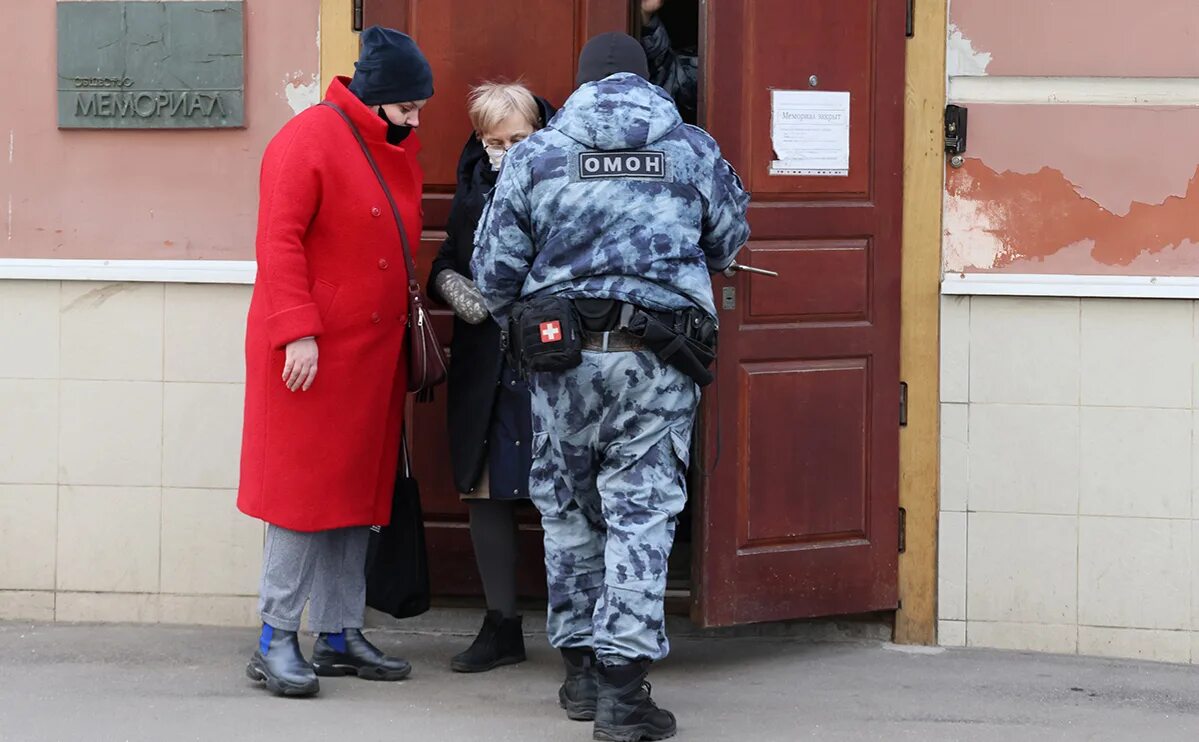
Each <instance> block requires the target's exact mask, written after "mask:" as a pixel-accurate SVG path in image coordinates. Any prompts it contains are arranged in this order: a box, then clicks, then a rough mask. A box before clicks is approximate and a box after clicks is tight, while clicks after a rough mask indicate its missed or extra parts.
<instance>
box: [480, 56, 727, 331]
mask: <svg viewBox="0 0 1199 742" xmlns="http://www.w3.org/2000/svg"><path fill="white" fill-rule="evenodd" d="M748 203H749V196H748V195H747V194H746V192H745V190H744V189H743V188H742V186H741V181H740V179H739V178H738V177H737V174H736V173H735V172H734V171H733V169H732V168H731V167H730V166H729V164H728V163H727V162H725V161H724V160H723V159H721V157H720V149H719V148H718V147H717V146H716V142H715V141H714V140H713V139H712V137H711V136H709V135H708V134H707V133H706V132H705V131H703V130H702V129H698V128H696V127H694V126H689V125H686V124H683V123H682V120H681V119H680V117H679V113H678V110H677V109H676V108H675V105H674V103H673V102H672V101H671V99H670V97H669V96H668V95H667V94H666V93H665V92H664V91H663V90H662V89H661V88H658V87H657V86H655V85H653V84H651V83H649V82H648V81H646V80H644V79H642V78H640V77H638V76H636V75H632V74H627V73H621V74H616V75H612V76H611V77H608V78H606V79H604V80H600V81H598V82H593V83H588V84H586V85H583V86H582V87H580V88H579V89H578V90H577V91H576V92H575V93H574V95H572V96H571V97H570V99H569V100H567V101H566V104H565V106H563V108H562V110H561V111H559V113H558V115H557V116H555V117H554V119H553V120H552V121H551V122H550V124H549V126H547V127H546V128H544V129H541V130H540V131H538V132H536V133H534V134H533V135H532V136H531V137H529V138H528V139H526V140H525V141H524V142H521V143H520V144H518V145H517V146H515V147H513V148H512V150H511V151H510V152H509V153H508V156H507V157H506V158H505V159H504V164H503V166H502V168H501V170H500V174H499V179H498V181H497V183H496V187H495V190H494V191H493V192H492V194H491V199H490V202H489V204H488V206H487V207H486V210H485V211H484V213H483V216H482V218H481V219H480V222H479V227H478V231H477V232H476V233H475V254H474V259H473V261H472V263H471V268H472V271H473V273H474V276H475V281H476V283H477V285H478V287H479V290H480V291H481V292H482V294H483V296H484V299H485V300H486V301H487V304H488V308H489V309H490V310H491V313H492V314H493V315H494V316H495V317H496V318H497V319H498V320H499V321H500V322H501V324H502V323H503V322H504V321H505V320H506V317H507V314H508V312H509V310H510V309H511V307H512V304H513V303H514V302H515V301H517V300H518V299H520V298H521V297H524V296H529V295H530V294H534V293H537V292H541V291H543V290H544V291H546V292H547V293H564V294H565V295H567V296H573V297H584V298H611V299H618V300H621V301H626V302H629V303H631V304H637V305H639V306H642V307H645V308H648V309H658V310H670V309H682V308H685V307H688V306H691V305H699V306H700V307H702V308H704V309H705V310H706V311H707V312H709V313H710V314H712V315H713V316H715V314H716V308H715V305H714V303H713V301H712V281H711V277H710V276H709V271H720V270H723V269H725V268H726V267H728V265H729V263H731V262H732V260H733V258H734V256H735V255H736V254H737V251H738V250H739V249H740V248H741V246H742V245H744V244H745V241H746V240H747V239H748V237H749V225H748V223H747V222H746V207H747V206H748Z"/></svg>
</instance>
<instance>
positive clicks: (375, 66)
mask: <svg viewBox="0 0 1199 742" xmlns="http://www.w3.org/2000/svg"><path fill="white" fill-rule="evenodd" d="M432 95H433V75H432V70H431V69H430V67H429V63H428V62H427V61H426V60H425V57H424V55H423V54H422V53H421V50H420V49H419V48H418V47H417V45H416V42H414V41H413V40H412V39H411V38H410V37H408V36H406V35H405V34H402V33H399V32H398V31H392V30H390V29H384V28H378V27H371V28H368V29H367V30H366V31H364V32H363V33H362V51H361V56H360V58H359V60H358V63H357V65H356V71H355V73H354V77H353V79H349V78H344V77H342V78H337V79H335V80H334V81H333V82H332V83H331V84H330V85H329V90H328V93H327V97H326V100H325V104H324V105H319V106H313V107H312V108H309V109H308V110H306V111H304V112H303V113H300V114H299V115H298V116H296V117H295V118H293V119H292V120H291V121H290V122H288V123H287V125H285V126H284V127H283V129H282V130H280V132H279V133H278V134H277V135H275V138H274V139H272V140H271V143H270V144H269V145H268V146H267V149H266V153H265V154H264V156H263V160H262V174H261V190H260V203H259V214H258V237H257V242H256V252H257V259H258V276H257V278H256V280H255V283H254V294H253V298H252V300H251V302H250V312H249V318H248V320H247V327H246V406H245V425H244V434H243V441H242V455H241V484H240V490H239V492H238V501H237V504H238V508H239V509H240V510H241V511H242V512H244V513H246V514H247V515H251V516H253V517H255V518H260V519H262V520H264V521H266V523H267V532H266V546H265V551H264V555H263V564H262V582H261V585H260V592H259V610H260V613H261V614H262V633H261V635H260V638H259V643H258V649H257V650H256V651H255V652H254V655H253V657H252V658H251V660H250V663H249V665H248V666H247V668H246V673H247V675H248V676H249V677H250V678H251V679H253V680H255V681H258V682H261V683H264V684H265V685H266V687H267V688H268V689H269V690H271V691H272V692H274V693H276V694H279V695H285V696H310V695H314V694H316V693H317V692H318V691H319V690H320V685H319V682H318V680H317V675H321V676H336V675H357V676H359V677H362V678H367V679H371V680H400V679H402V678H404V677H407V675H408V674H409V673H410V672H411V666H410V665H409V664H408V663H407V662H406V661H404V660H402V659H398V658H394V657H388V656H386V655H385V654H384V653H383V652H381V651H380V650H379V649H377V648H376V647H375V646H373V645H372V644H371V643H370V642H369V641H367V640H366V638H365V637H364V636H363V634H362V626H363V623H364V617H365V616H364V614H365V610H366V608H365V606H366V580H365V561H366V549H367V543H368V538H369V533H370V526H372V525H375V524H383V523H387V522H388V521H389V517H390V510H391V499H392V489H393V487H394V483H395V477H396V468H397V464H398V458H399V450H400V429H401V424H402V421H403V411H404V403H405V400H406V395H407V379H406V373H407V362H406V359H405V358H404V357H403V356H404V334H405V325H406V321H407V297H408V290H407V286H408V277H407V275H406V273H407V271H406V270H405V260H404V252H403V248H402V244H401V240H400V239H399V232H398V231H397V227H396V224H395V220H394V218H393V216H392V211H391V208H390V206H389V204H388V200H387V196H386V195H385V194H384V192H383V190H382V188H381V187H380V184H379V180H378V179H377V178H376V176H375V174H374V172H373V170H372V168H371V166H370V164H369V163H368V161H367V159H366V157H365V156H364V154H363V151H362V148H361V146H360V145H359V142H358V140H357V138H356V137H355V134H354V131H353V129H355V128H356V129H357V131H358V132H359V133H360V135H361V137H362V138H363V140H364V141H365V144H366V146H367V147H368V148H369V150H370V152H371V153H372V154H373V156H374V159H375V160H376V162H377V163H378V167H379V169H380V171H381V172H382V176H383V177H384V178H385V180H386V182H387V183H388V186H389V188H390V190H391V193H392V194H393V197H394V200H395V202H396V205H397V206H398V209H399V213H400V214H401V221H402V222H403V228H404V229H405V230H406V233H407V236H408V240H409V243H410V244H413V245H416V244H420V234H421V208H420V199H421V189H422V185H423V175H422V172H421V169H420V166H419V165H418V164H417V159H416V156H417V152H418V151H419V149H420V144H419V141H418V139H417V137H416V133H415V129H416V128H417V126H419V124H420V113H421V109H422V108H423V107H424V105H425V103H426V102H427V101H428V99H429V98H430V97H431V96H432ZM342 114H344V115H345V117H346V118H348V120H349V122H352V123H351V124H347V121H346V120H345V119H343V118H342ZM318 358H319V362H320V363H319V370H318V363H317V362H318ZM305 604H307V605H308V608H309V614H308V623H309V627H310V628H311V630H312V631H313V632H314V633H317V634H319V638H318V639H317V642H316V646H315V648H314V650H313V656H312V663H311V664H309V663H308V661H306V660H305V658H304V656H303V654H302V653H301V651H300V646H299V641H298V636H297V633H298V631H299V629H300V616H301V612H302V611H303V610H304V606H305Z"/></svg>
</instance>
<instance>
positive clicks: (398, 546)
mask: <svg viewBox="0 0 1199 742" xmlns="http://www.w3.org/2000/svg"><path fill="white" fill-rule="evenodd" d="M400 455H401V456H402V457H403V462H402V463H403V468H402V469H401V470H400V473H399V474H398V475H397V476H396V484H395V490H394V492H393V494H392V498H391V523H390V525H386V526H382V527H380V526H375V527H373V528H371V535H370V545H369V546H368V547H367V551H366V604H367V605H368V606H370V607H371V608H374V609H375V610H378V611H383V612H384V613H387V614H389V615H391V616H394V617H395V618H411V617H412V616H419V615H420V614H422V613H424V612H425V611H427V610H429V593H430V590H429V555H428V552H427V551H426V550H425V516H424V513H423V512H422V511H421V506H420V490H419V489H418V488H417V486H416V480H415V479H413V478H412V460H411V458H410V457H409V456H408V439H407V437H405V438H404V439H403V442H402V444H401V449H400Z"/></svg>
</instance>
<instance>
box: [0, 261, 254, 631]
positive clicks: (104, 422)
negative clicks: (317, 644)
mask: <svg viewBox="0 0 1199 742" xmlns="http://www.w3.org/2000/svg"><path fill="white" fill-rule="evenodd" d="M249 298H250V288H249V287H248V286H203V285H185V284H167V285H163V284H153V283H121V284H101V283H89V282H73V281H72V282H61V283H60V282H31V281H0V619H30V620H39V621H49V620H59V621H149V622H154V621H162V622H178V623H210V624H229V625H242V624H247V625H248V624H252V623H254V621H255V620H256V618H255V598H254V597H253V596H254V595H255V594H256V592H257V576H258V567H259V564H260V559H261V550H262V539H263V528H262V525H261V523H259V522H258V521H255V520H252V519H250V518H247V517H245V516H243V515H241V514H240V513H238V512H237V509H236V507H235V504H234V503H235V498H236V487H237V477H238V472H237V464H238V450H239V447H240V444H241V410H242V393H243V391H242V389H243V384H242V382H243V378H244V374H245V370H244V366H243V348H242V343H243V337H244V327H245V314H246V309H247V307H248V305H249Z"/></svg>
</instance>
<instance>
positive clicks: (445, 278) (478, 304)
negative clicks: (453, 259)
mask: <svg viewBox="0 0 1199 742" xmlns="http://www.w3.org/2000/svg"><path fill="white" fill-rule="evenodd" d="M436 284H437V290H438V291H439V292H440V293H441V295H442V297H444V298H445V300H446V303H447V304H449V305H450V307H452V308H453V310H454V314H456V315H458V317H460V318H461V319H462V320H463V321H464V322H468V323H470V324H472V325H480V324H483V322H485V321H486V320H487V318H488V317H490V316H491V313H490V312H488V311H487V305H486V304H484V303H483V295H482V294H480V293H479V290H478V289H477V288H475V282H474V281H472V280H470V279H469V278H467V277H466V276H464V275H462V274H461V273H458V272H456V271H452V270H443V271H442V272H441V273H438V274H437V281H436Z"/></svg>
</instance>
